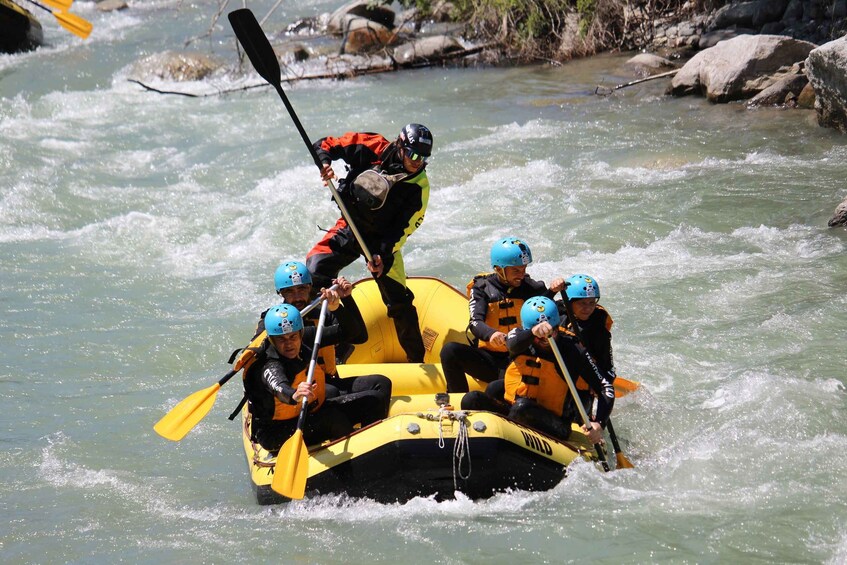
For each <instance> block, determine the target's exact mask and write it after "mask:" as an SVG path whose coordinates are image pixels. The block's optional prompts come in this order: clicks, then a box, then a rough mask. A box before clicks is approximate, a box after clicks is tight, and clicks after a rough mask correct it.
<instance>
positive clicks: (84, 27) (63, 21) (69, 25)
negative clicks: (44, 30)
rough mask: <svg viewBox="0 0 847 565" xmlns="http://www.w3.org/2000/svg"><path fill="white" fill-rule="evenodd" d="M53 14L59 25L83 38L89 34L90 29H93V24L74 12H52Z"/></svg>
mask: <svg viewBox="0 0 847 565" xmlns="http://www.w3.org/2000/svg"><path fill="white" fill-rule="evenodd" d="M53 16H54V17H55V18H56V19H57V20H59V25H61V26H62V27H63V28H65V29H66V30H68V31H69V32H71V33H73V34H74V35H78V36H79V37H81V38H83V39H86V38H87V37H88V36H89V35H91V30H92V29H94V25H93V24H92V23H91V22H89V21H88V20H85V19H83V18H80V17H79V16H76V15H74V14H65V13H63V12H53Z"/></svg>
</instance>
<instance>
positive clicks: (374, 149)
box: [314, 132, 429, 267]
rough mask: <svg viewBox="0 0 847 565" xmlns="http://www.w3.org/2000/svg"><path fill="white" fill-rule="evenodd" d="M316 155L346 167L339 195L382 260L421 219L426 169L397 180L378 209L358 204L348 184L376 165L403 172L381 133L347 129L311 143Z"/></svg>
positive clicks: (426, 197)
mask: <svg viewBox="0 0 847 565" xmlns="http://www.w3.org/2000/svg"><path fill="white" fill-rule="evenodd" d="M314 147H315V151H316V152H317V155H318V158H319V159H320V161H321V162H322V163H324V164H330V163H331V162H332V161H337V160H339V159H340V160H343V161H344V162H345V163H346V164H347V168H348V170H349V172H348V174H347V177H346V178H345V179H344V180H342V181H341V182H340V183H339V194H340V195H341V198H342V199H343V200H344V204H345V205H346V206H347V208H348V211H349V212H350V215H351V217H352V219H353V222H355V223H356V227H357V228H358V229H359V231H360V232H361V234H362V237H364V239H365V243H366V244H367V245H368V247H369V248H371V251H372V252H373V253H375V254H379V255H381V256H382V258H383V261H384V262H386V267H388V265H387V261H386V259H387V258H388V257H390V256H391V255H393V254H394V252H396V251H399V249H400V247H402V245H403V243H405V240H406V238H407V237H408V236H409V235H410V234H411V233H412V232H414V231H415V230H416V229H417V228H418V227H419V226H420V224H421V223H422V222H423V216H424V213H425V212H426V206H427V203H428V200H429V180H428V178H427V175H426V169H425V168H424V169H421V170H420V171H419V172H417V173H415V174H414V175H411V176H407V177H405V178H403V179H402V180H400V181H399V182H397V183H396V184H395V185H394V186H393V187H392V189H391V192H389V194H388V198H386V200H385V204H383V206H382V207H381V208H379V209H378V210H371V209H369V208H367V207H363V206H360V205H358V203H357V202H356V201H355V200H354V199H353V198H352V195H351V194H350V192H349V191H347V190H345V186H346V185H347V184H348V183H352V182H353V180H354V179H355V178H356V177H357V176H358V175H359V174H361V173H362V172H364V171H366V170H368V169H372V168H375V167H376V168H379V169H380V170H382V171H384V172H387V173H389V174H397V173H398V172H403V171H404V169H403V162H402V155H399V154H398V152H397V146H396V145H394V144H393V143H392V142H390V141H388V140H387V139H386V138H385V137H383V136H382V135H379V134H377V133H369V132H360V133H356V132H348V133H345V134H344V135H342V136H341V137H324V138H322V139H319V140H318V141H316V142H315V144H314Z"/></svg>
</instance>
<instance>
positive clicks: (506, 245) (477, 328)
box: [441, 237, 564, 392]
mask: <svg viewBox="0 0 847 565" xmlns="http://www.w3.org/2000/svg"><path fill="white" fill-rule="evenodd" d="M530 263H532V251H530V249H529V245H527V244H526V243H524V242H523V241H522V240H521V239H519V238H517V237H504V238H503V239H501V240H499V241H497V242H496V243H495V244H494V245H493V246H492V247H491V268H492V269H494V272H493V273H487V274H480V275H477V276H475V277H474V278H473V280H472V281H471V282H470V283H469V284H468V298H469V299H470V302H469V304H468V306H469V309H470V323H469V325H468V329H469V330H470V333H471V334H473V337H474V340H473V343H472V344H471V345H466V344H463V343H456V342H450V343H446V344H444V347H443V348H442V349H441V368H442V370H443V371H444V377H445V379H446V380H447V392H467V391H468V381H467V378H466V377H465V374H466V373H467V374H468V375H470V376H472V377H473V378H475V379H479V380H481V381H484V382H487V383H490V382H492V381H495V380H497V379H502V378H503V372H504V371H505V370H506V367H507V366H508V365H509V353H508V351H507V350H506V334H508V333H509V331H510V330H511V329H512V328H516V327H517V326H518V321H519V320H518V315H519V313H520V311H521V306H523V303H524V301H525V300H527V299H529V298H532V297H533V296H540V295H544V296H548V297H550V298H552V297H553V296H554V295H555V294H556V293H557V292H559V291H561V290H562V289H563V288H564V279H561V278H557V279H555V280H554V281H553V284H552V286H551V288H550V289H549V290H548V289H547V286H546V285H545V284H544V283H543V282H541V281H536V280H533V279H532V278H531V277H530V276H529V275H527V273H526V268H527V266H528V265H529V264H530Z"/></svg>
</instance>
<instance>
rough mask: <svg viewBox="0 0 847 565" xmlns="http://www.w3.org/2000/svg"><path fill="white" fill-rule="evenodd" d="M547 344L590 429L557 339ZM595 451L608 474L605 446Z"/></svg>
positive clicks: (548, 339)
mask: <svg viewBox="0 0 847 565" xmlns="http://www.w3.org/2000/svg"><path fill="white" fill-rule="evenodd" d="M547 343H549V344H550V348H551V349H552V350H553V355H555V356H556V362H557V363H559V368H560V369H561V370H562V375H563V376H564V377H565V382H566V383H568V388H569V389H570V391H571V396H572V397H573V403H574V404H576V407H577V409H578V410H579V415H580V417H582V423H583V425H584V426H585V427H586V428H587V427H589V424H590V423H591V420H589V418H588V414H587V413H586V412H585V406H583V405H582V401H581V400H580V399H579V394H577V391H576V385H574V384H573V379H572V378H571V374H570V373H569V372H568V368H567V367H566V366H565V360H564V359H562V354H561V353H560V352H559V346H558V345H556V339H555V337H554V336H552V335H551V336H550V337H548V338H547ZM594 450H595V451H596V452H597V459H599V461H600V464H601V465H602V466H603V470H604V471H606V472H607V473H608V472H609V463H608V461H606V450H605V449H603V446H602V445H600V444H599V443H595V444H594Z"/></svg>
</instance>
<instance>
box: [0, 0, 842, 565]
mask: <svg viewBox="0 0 847 565" xmlns="http://www.w3.org/2000/svg"><path fill="white" fill-rule="evenodd" d="M270 4H271V3H270V2H267V3H262V4H254V5H253V7H254V9H255V11H256V13H257V14H259V15H260V16H261V15H262V14H264V12H265V10H267V8H268V7H269V6H270ZM338 5H339V3H338V2H323V3H314V2H307V1H305V0H299V1H298V2H295V3H293V4H286V5H284V6H283V7H282V8H281V9H282V10H284V13H280V14H278V16H277V17H276V19H275V20H274V21H276V22H277V24H275V25H276V26H277V28H279V27H282V25H283V23H287V22H289V21H292V20H293V19H295V18H296V17H298V16H301V15H315V14H318V13H320V12H324V11H328V10H331V9H334V8H335V7H337V6H338ZM216 9H217V4H216V3H212V2H197V3H193V4H189V3H187V2H177V1H152V2H141V1H135V2H133V1H130V9H129V10H127V11H124V12H116V13H112V14H103V13H99V12H97V11H96V9H95V7H94V4H93V2H88V1H77V2H76V3H75V4H74V7H73V11H74V12H75V13H77V14H79V15H80V16H82V17H84V18H86V19H90V20H91V21H92V22H93V23H94V26H95V29H94V33H93V34H92V36H91V37H90V38H89V39H88V40H87V41H85V42H82V41H80V40H79V39H78V38H76V37H75V36H73V35H70V34H68V33H66V32H64V31H63V30H62V29H61V28H59V27H58V26H57V25H56V24H55V22H54V21H50V20H49V19H48V18H49V16H47V15H46V14H44V16H45V17H44V18H42V20H43V22H44V27H45V36H46V37H47V42H48V45H46V46H45V47H43V48H41V49H39V50H37V51H35V52H33V53H28V54H21V55H14V56H9V55H3V56H0V187H2V195H0V257H2V264H0V283H1V284H0V305H2V312H3V316H2V321H0V509H2V513H3V516H4V519H3V521H2V524H0V561H2V562H3V563H114V562H128V563H156V564H160V563H233V562H242V563H245V562H250V561H253V562H259V563H265V562H267V563H273V562H283V561H284V562H297V563H469V564H474V563H479V564H482V563H486V564H498V563H504V564H505V563H514V562H521V563H561V562H588V561H591V562H596V563H645V562H648V563H660V562H673V563H735V562H747V563H773V562H780V563H843V562H845V561H847V474H845V467H847V455H845V453H847V410H845V400H847V397H845V389H844V383H845V379H847V375H845V362H844V347H845V343H846V342H847V329H845V322H847V317H845V306H846V305H847V298H846V297H845V290H847V257H846V256H845V247H846V246H847V233H845V231H844V230H840V229H839V230H830V229H828V228H827V227H826V221H827V219H828V217H829V215H830V214H831V212H832V210H833V209H834V207H835V205H836V204H837V203H838V202H840V201H841V200H842V199H843V198H844V196H845V193H847V188H845V179H847V137H844V136H842V135H839V134H837V133H834V132H833V131H830V130H825V129H821V128H819V127H818V126H817V125H816V123H815V121H814V114H813V113H811V112H807V111H780V110H771V109H766V110H759V111H748V110H746V109H745V108H744V107H743V106H741V105H737V104H732V105H724V106H712V105H710V104H708V103H707V102H705V101H704V100H703V99H695V98H686V99H671V98H666V97H665V96H663V94H662V90H663V87H664V84H663V83H661V81H656V82H651V83H645V84H643V85H639V86H636V87H632V88H627V89H623V90H620V91H618V92H617V93H616V94H615V95H613V96H609V97H606V98H602V97H598V96H595V95H594V94H593V90H594V87H595V85H597V84H598V83H603V84H606V85H607V86H611V85H614V84H617V83H620V82H625V81H626V80H630V79H631V78H632V77H631V76H630V75H627V74H625V73H624V72H623V71H622V66H621V65H622V63H623V61H625V59H626V56H616V57H600V58H595V59H592V60H588V61H579V62H574V63H570V64H567V65H564V66H561V67H551V66H529V67H523V68H508V69H491V68H468V69H444V68H432V69H424V70H417V71H409V72H404V73H395V74H385V75H379V76H371V77H368V78H358V79H354V80H348V81H343V82H333V81H320V82H312V83H300V84H296V85H293V86H290V87H287V89H288V92H289V96H290V98H291V101H292V104H293V105H294V107H295V108H296V109H297V111H298V114H299V116H300V119H301V120H302V121H303V124H304V126H305V128H306V130H307V132H309V133H310V135H312V136H313V137H315V138H316V137H319V136H322V135H328V134H336V135H337V134H340V133H343V132H344V131H348V130H371V131H380V132H384V133H386V134H388V135H392V136H393V135H395V133H394V132H397V131H399V128H400V127H401V126H402V125H403V124H404V123H406V122H409V121H419V122H422V123H425V124H427V125H428V126H429V127H430V128H431V129H432V131H433V132H434V135H435V144H436V149H435V157H434V159H433V160H432V162H431V163H430V165H429V174H430V180H431V183H432V187H433V188H432V196H431V200H430V206H429V211H428V214H427V219H426V222H425V223H424V224H423V226H422V227H421V228H420V230H418V232H416V233H415V234H414V235H413V236H412V237H411V238H410V239H409V241H408V243H407V245H406V247H405V250H406V252H405V255H406V265H407V270H408V272H409V273H410V274H414V275H431V276H438V277H441V278H443V279H445V280H446V281H448V282H450V283H451V284H453V285H456V286H458V287H463V286H464V284H465V283H466V281H467V280H468V278H469V277H470V276H472V275H473V274H475V273H477V272H479V271H482V270H485V269H486V268H487V267H488V264H487V255H488V249H489V247H490V245H491V243H492V242H493V241H494V240H495V239H497V238H499V237H502V236H505V235H510V234H514V235H518V236H520V237H522V238H524V239H525V240H526V241H528V242H529V243H530V245H531V246H532V250H533V253H534V256H535V262H534V264H533V265H532V266H531V268H530V272H531V274H533V276H535V277H536V278H540V279H545V280H550V279H552V278H553V277H555V276H557V275H563V276H565V275H569V274H572V273H577V272H586V273H589V274H592V275H594V276H595V277H596V278H597V279H598V280H599V281H600V284H601V287H602V290H603V299H602V303H603V304H604V305H605V306H606V307H607V308H608V309H609V310H610V312H611V313H612V315H613V316H614V318H615V322H616V325H615V331H614V345H615V353H616V362H617V365H618V369H619V372H620V373H621V374H622V375H625V376H627V377H629V378H631V379H634V380H637V381H639V382H641V383H642V384H643V388H642V390H641V391H640V392H638V393H636V394H633V395H630V396H629V397H627V398H626V399H624V400H622V401H621V402H619V404H618V405H617V406H616V409H615V421H616V428H617V431H618V434H619V436H621V437H622V439H623V440H624V450H625V452H626V454H627V455H628V457H629V458H630V460H631V461H632V462H633V463H634V464H635V469H632V470H622V471H616V472H613V473H609V474H601V473H598V472H597V471H596V470H595V468H594V467H593V466H591V465H587V464H581V465H576V466H575V467H574V469H573V472H572V473H571V474H570V476H569V477H568V478H567V479H566V480H564V481H563V482H562V483H561V484H560V485H558V486H557V487H556V488H555V489H553V490H551V491H548V492H532V493H530V492H512V493H506V494H502V495H498V496H495V497H494V498H492V499H490V500H485V501H476V502H474V501H471V500H468V499H465V498H463V497H459V498H458V499H457V500H454V501H448V502H441V503H439V502H435V501H433V500H429V499H415V500H412V501H410V502H408V503H405V504H388V505H383V504H377V503H374V502H371V501H368V500H351V499H348V498H345V497H343V496H325V497H319V498H317V499H307V500H304V501H299V502H295V503H291V504H288V505H282V506H277V507H260V506H257V505H256V504H255V503H254V501H253V498H252V493H251V490H250V486H249V480H248V477H247V474H246V472H245V471H246V469H245V463H244V455H243V452H242V449H241V445H240V430H239V426H238V424H237V423H233V422H230V421H229V420H227V418H226V416H227V415H228V414H229V412H230V411H231V410H232V408H234V406H235V404H236V403H237V402H238V400H239V398H240V395H241V392H240V390H239V386H238V383H237V381H236V380H233V381H231V383H230V384H229V385H227V386H225V387H224V388H223V389H222V390H221V392H220V394H219V395H218V399H217V403H216V405H215V407H214V408H213V410H212V412H211V413H210V414H209V415H208V416H207V417H206V418H205V419H204V420H203V421H202V422H201V424H200V425H199V426H198V427H197V428H196V429H195V430H193V431H192V433H191V434H189V435H188V436H187V437H186V438H185V439H184V440H182V441H181V442H178V443H172V442H168V441H166V440H164V439H162V438H160V437H159V436H158V435H156V434H155V433H154V432H153V429H152V427H153V424H154V423H155V422H156V421H157V420H158V419H159V418H160V417H161V416H162V415H164V414H165V413H166V412H167V411H168V410H169V409H170V408H171V407H172V406H173V405H174V404H175V403H176V402H178V401H179V400H181V399H182V398H184V397H185V396H187V395H189V394H190V393H192V392H194V391H196V390H199V389H202V388H205V387H207V386H210V385H212V384H213V383H214V382H215V381H216V380H217V379H218V378H220V376H222V375H223V374H224V373H225V372H226V371H227V370H228V365H226V359H227V357H228V355H229V353H230V352H231V351H232V350H233V349H235V348H237V347H241V346H243V345H244V344H245V343H246V340H247V339H249V337H250V336H251V335H252V330H253V325H254V322H255V319H256V315H257V313H258V312H259V311H261V310H262V309H264V308H267V307H268V306H270V305H271V304H273V303H274V302H275V301H274V298H275V296H274V294H273V287H272V273H273V270H274V268H275V267H276V266H277V265H278V264H279V262H280V261H281V260H284V259H288V258H302V257H303V255H304V254H305V252H306V251H307V250H308V249H309V247H310V246H311V245H312V244H313V243H314V242H315V241H317V239H318V238H319V236H320V233H321V232H319V231H318V229H317V227H316V226H318V225H319V226H321V227H324V228H325V227H328V226H330V225H331V224H332V222H333V221H334V220H335V218H336V215H337V210H336V209H335V208H334V206H333V205H332V203H331V202H330V201H329V196H328V192H327V191H326V189H324V188H323V187H322V186H321V184H320V182H319V180H318V175H317V171H316V170H315V167H314V164H313V163H312V162H311V160H310V158H309V156H308V154H307V153H306V151H305V148H304V147H303V145H302V141H301V140H300V138H299V136H298V135H297V132H296V130H295V128H294V127H293V124H292V122H291V120H290V118H289V117H288V115H287V114H286V112H285V109H284V107H283V105H282V103H281V102H280V100H279V98H278V97H277V96H276V94H275V93H274V92H273V90H272V89H270V88H259V89H252V90H249V91H247V92H239V93H235V94H227V95H222V96H210V97H204V98H186V97H182V96H164V95H160V94H155V93H152V92H149V91H145V90H143V89H142V88H140V87H139V86H138V85H137V84H135V83H132V82H129V81H128V80H127V76H128V72H129V71H128V69H129V67H130V66H131V65H132V64H133V63H134V62H135V61H137V60H138V59H140V58H141V57H144V56H146V55H150V54H153V53H157V52H160V51H163V50H165V49H180V48H182V44H183V41H184V40H185V39H186V38H188V37H191V36H195V35H199V34H202V33H204V32H205V30H206V29H207V28H208V26H209V21H210V19H211V17H212V14H214V12H215V11H216ZM266 27H271V28H272V27H274V24H272V23H269V24H266ZM233 41H234V40H233V38H232V34H231V30H230V29H229V26H228V23H227V22H226V21H225V20H222V21H221V23H220V25H219V27H218V28H217V29H216V30H215V32H214V33H213V35H212V39H211V40H203V41H200V42H198V43H195V44H194V46H193V47H194V48H197V49H201V50H204V51H205V50H210V49H211V50H212V51H214V52H216V53H218V54H219V55H221V56H225V57H229V58H230V59H233V58H234V48H233ZM254 79H256V80H254V82H255V81H257V80H258V77H254ZM242 82H243V81H241V80H240V79H238V78H232V79H225V78H217V79H215V83H214V84H212V85H209V84H197V85H187V86H186V85H171V86H174V87H177V86H178V87H180V88H197V89H199V90H202V89H206V90H209V87H210V86H212V87H214V88H227V87H232V86H237V85H239V84H241V83H242ZM166 86H167V85H166ZM346 274H347V275H348V277H350V278H352V279H358V278H361V277H363V276H365V274H366V271H365V268H364V265H363V263H362V262H357V263H355V264H354V265H352V266H351V267H350V268H348V269H347V271H346Z"/></svg>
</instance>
